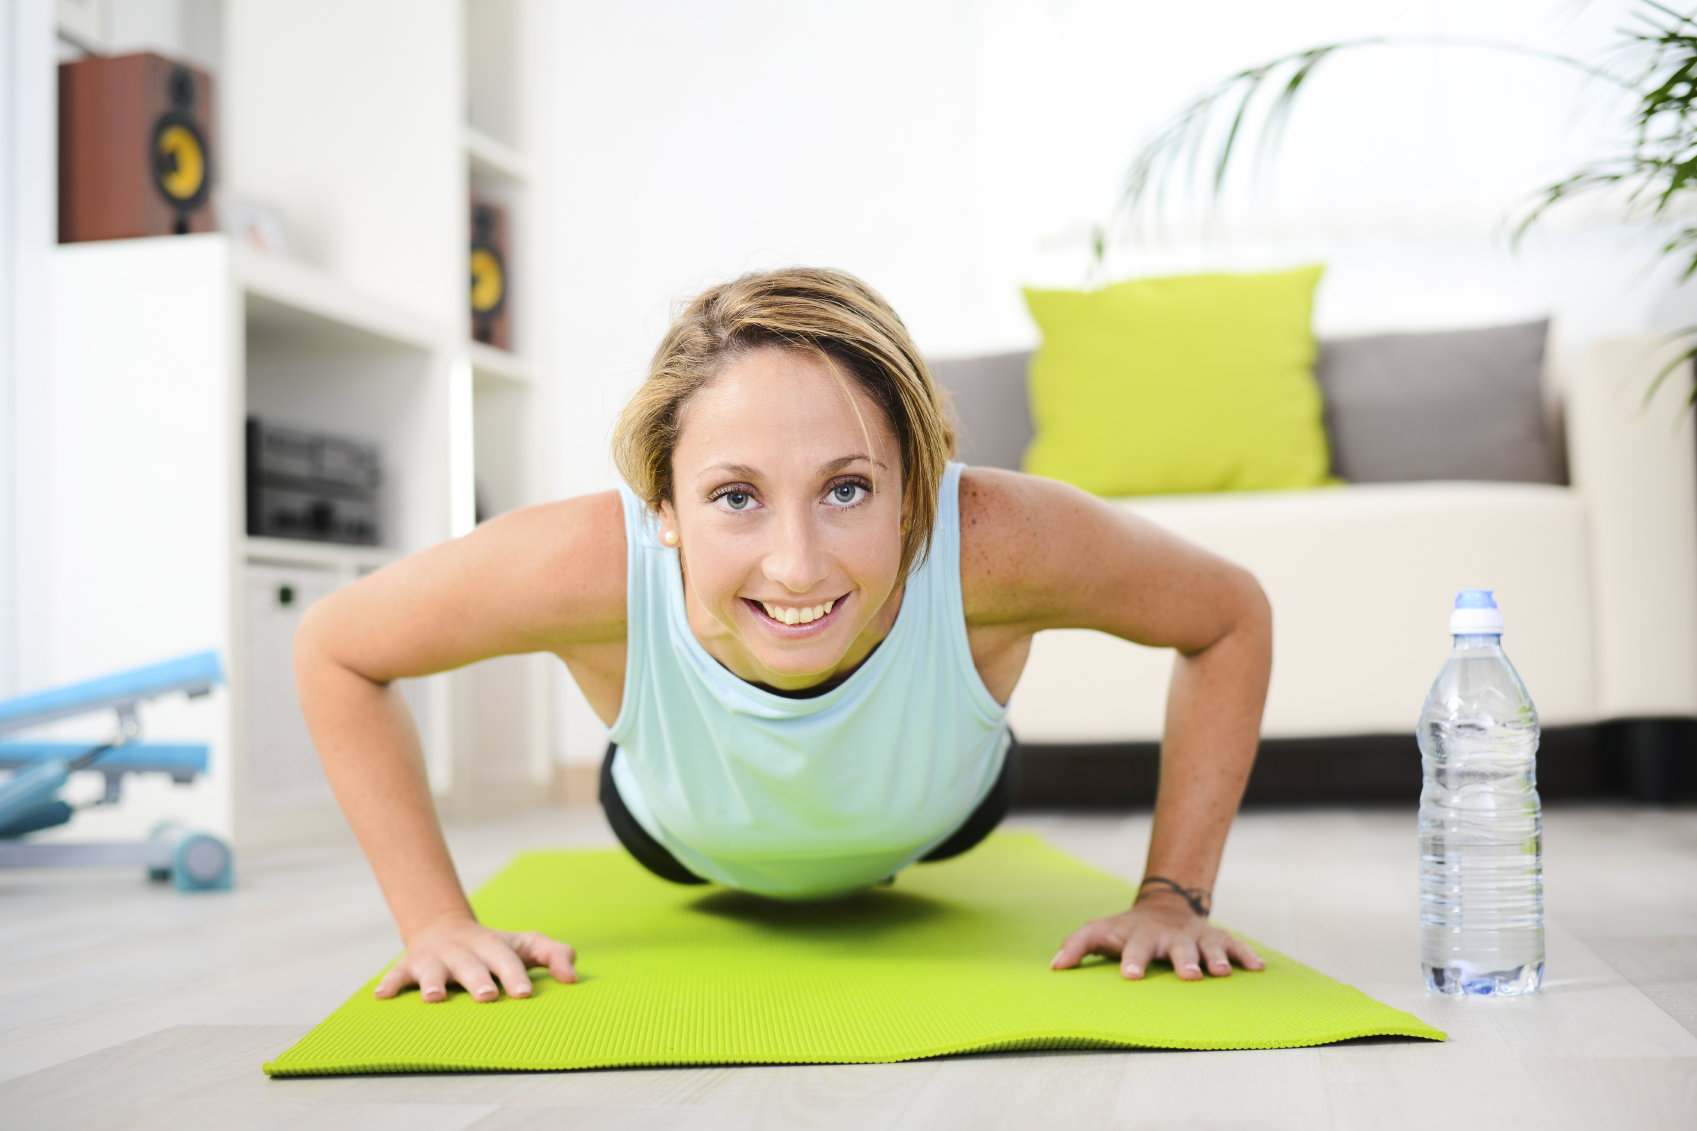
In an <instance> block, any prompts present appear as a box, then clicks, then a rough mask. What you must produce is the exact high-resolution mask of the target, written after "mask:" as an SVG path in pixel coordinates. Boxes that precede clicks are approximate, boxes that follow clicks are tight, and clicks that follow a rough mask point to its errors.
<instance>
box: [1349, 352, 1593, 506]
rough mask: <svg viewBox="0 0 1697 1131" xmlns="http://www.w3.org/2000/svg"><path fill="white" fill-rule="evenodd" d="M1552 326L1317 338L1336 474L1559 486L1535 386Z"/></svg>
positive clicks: (1376, 479) (1364, 479)
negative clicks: (1319, 343)
mask: <svg viewBox="0 0 1697 1131" xmlns="http://www.w3.org/2000/svg"><path fill="white" fill-rule="evenodd" d="M1548 336H1549V322H1548V321H1543V322H1528V323H1525V324H1524V325H1518V326H1497V327H1492V328H1490V329H1486V330H1458V331H1450V332H1445V333H1433V334H1379V335H1375V336H1373V337H1367V338H1340V339H1333V340H1330V341H1326V342H1322V343H1321V345H1320V360H1319V364H1318V365H1317V366H1316V374H1317V376H1318V377H1319V380H1320V387H1321V388H1322V389H1323V390H1324V392H1325V398H1326V423H1327V430H1328V432H1329V433H1330V434H1331V442H1332V457H1333V461H1334V462H1333V470H1334V471H1335V472H1336V474H1338V475H1339V476H1341V477H1342V478H1344V479H1346V480H1349V481H1350V482H1352V483H1394V482H1406V481H1410V480H1423V479H1424V480H1431V479H1487V480H1495V481H1498V482H1522V483H1559V482H1560V481H1561V476H1560V474H1559V467H1560V464H1559V461H1558V460H1557V458H1556V453H1555V451H1554V449H1553V447H1552V445H1551V442H1550V437H1549V435H1548V430H1547V428H1546V427H1545V422H1544V403H1543V397H1542V394H1541V392H1540V389H1541V384H1542V377H1543V369H1544V342H1545V340H1546V338H1548Z"/></svg>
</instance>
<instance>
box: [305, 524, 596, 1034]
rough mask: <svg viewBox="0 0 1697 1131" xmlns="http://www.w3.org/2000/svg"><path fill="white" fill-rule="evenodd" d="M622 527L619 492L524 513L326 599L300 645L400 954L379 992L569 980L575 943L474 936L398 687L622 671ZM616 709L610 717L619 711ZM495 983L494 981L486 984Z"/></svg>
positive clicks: (329, 766)
mask: <svg viewBox="0 0 1697 1131" xmlns="http://www.w3.org/2000/svg"><path fill="white" fill-rule="evenodd" d="M624 559H625V547H624V520H623V516H622V514H621V512H620V504H619V499H618V496H617V495H616V494H606V495H598V496H590V497H587V498H583V499H574V500H569V501H567V502H563V503H556V504H552V505H549V506H544V507H533V508H530V509H528V510H524V511H519V512H515V513H513V514H511V515H506V516H503V517H501V518H498V519H495V520H494V521H492V522H489V523H486V524H484V525H483V526H480V527H479V528H478V529H477V530H476V531H474V532H473V533H471V534H469V535H467V536H466V537H464V538H459V539H456V540H454V541H452V542H447V543H443V544H442V545H440V546H437V547H434V548H433V549H430V550H427V551H425V552H423V553H420V554H416V555H414V556H412V557H410V558H407V559H405V560H404V561H400V562H397V563H395V564H394V565H391V566H389V567H387V568H385V569H382V570H380V571H378V572H377V573H375V574H372V575H370V576H369V577H366V578H363V579H361V580H360V581H358V582H356V583H355V584H353V585H350V586H348V587H346V588H345V589H341V590H338V591H337V592H335V593H334V594H332V595H330V596H329V597H326V598H325V599H324V600H322V601H320V602H319V603H318V604H316V605H314V606H313V608H312V609H311V610H310V611H309V612H308V614H307V615H306V617H305V618H304V620H303V621H302V623H301V627H300V631H299V632H298V633H297V634H296V637H295V679H296V684H297V686H298V688H299V693H300V700H301V708H302V710H303V711H304V713H305V715H306V720H307V725H308V727H309V728H310V729H311V731H312V736H313V741H314V743H315V744H316V746H317V748H318V755H319V758H320V760H321V761H322V762H323V763H324V770H325V774H326V775H327V776H328V778H329V779H330V785H331V788H332V789H334V790H335V793H336V798H337V800H338V801H339V802H340V803H341V805H342V811H343V812H344V813H345V814H346V815H347V818H348V823H349V824H350V825H351V826H352V827H353V830H354V834H355V835H356V836H357V837H358V838H359V843H360V847H361V848H362V849H363V850H364V851H365V855H366V858H367V859H368V860H369V861H370V862H371V867H372V871H373V872H375V873H376V876H377V881H378V883H379V885H380V886H381V887H382V889H383V895H384V898H385V899H386V900H387V901H388V904H389V909H390V912H391V913H392V914H393V915H394V917H395V924H396V926H397V927H398V928H399V930H400V933H401V938H402V940H403V941H404V942H405V944H406V947H407V954H406V956H405V957H404V958H402V960H401V961H400V962H399V963H397V964H396V965H395V967H394V968H393V969H391V970H390V971H389V973H388V974H387V975H386V976H385V977H384V979H383V981H382V983H381V984H380V985H379V986H378V989H377V994H378V996H379V997H389V996H392V995H393V994H394V993H396V992H398V991H399V990H400V989H402V988H403V987H405V986H408V985H412V984H415V983H416V984H417V985H418V986H419V987H420V990H421V992H422V994H423V996H424V999H425V1000H426V1001H440V1000H442V999H443V998H445V997H446V990H447V985H448V983H449V982H458V983H459V984H460V985H462V986H463V987H465V989H466V990H468V991H469V992H470V993H471V994H472V996H473V997H475V998H477V999H478V1000H480V1001H489V1000H494V999H495V998H496V997H497V996H499V993H498V991H497V990H496V988H495V979H496V978H499V980H500V982H501V983H502V984H503V985H505V986H506V988H507V992H508V993H509V994H511V995H513V996H515V997H523V996H526V995H528V994H529V993H530V989H531V987H530V980H529V977H528V975H527V974H526V966H527V965H535V966H546V967H548V969H549V971H550V973H552V974H553V976H554V977H555V978H557V979H559V980H561V981H572V980H573V979H574V978H575V973H574V971H573V969H572V962H573V960H574V955H573V953H572V950H571V948H570V947H568V946H565V945H563V944H561V943H558V942H555V941H553V940H551V939H546V938H544V937H542V936H541V935H537V934H535V933H534V932H531V933H528V934H524V935H514V934H509V933H507V932H497V931H490V930H487V929H485V928H483V927H481V926H479V925H478V923H477V921H476V918H475V917H474V916H473V914H472V911H471V907H470V904H468V903H467V901H466V898H465V894H464V892H463V891H462V890H461V888H460V883H459V878H458V876H457V875H456V874H455V872H454V865H453V861H452V860H451V859H450V858H449V855H448V848H447V845H446V843H445V842H444V841H443V838H442V831H441V827H440V825H439V823H438V822H437V819H436V810H435V805H434V803H433V802H432V800H431V796H430V787H429V783H428V781H427V780H426V776H425V769H424V757H423V752H422V750H421V749H420V746H419V741H418V733H417V731H416V729H415V728H414V727H413V722H412V718H411V716H410V715H409V714H408V712H407V709H406V706H405V704H404V702H403V701H402V699H401V696H400V693H399V691H398V690H397V689H396V688H395V687H394V686H393V681H394V680H396V679H401V678H406V677H416V676H423V675H430V674H433V673H435V672H441V671H447V670H450V669H452V668H457V667H461V666H464V665H465V664H469V663H473V662H475V661H478V660H483V659H487V658H489V657H491V656H498V655H505V654H510V653H519V652H536V651H554V652H558V653H560V654H561V655H562V656H565V657H567V658H569V659H574V660H576V661H578V662H579V663H581V664H587V665H588V666H590V667H594V668H598V669H599V668H606V669H607V670H608V671H614V670H617V671H619V672H621V673H622V667H623V651H624V649H623V644H624V602H625V560H624ZM615 711H616V707H615ZM492 975H493V976H492Z"/></svg>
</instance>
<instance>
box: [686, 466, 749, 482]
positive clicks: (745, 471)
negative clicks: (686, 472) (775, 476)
mask: <svg viewBox="0 0 1697 1131" xmlns="http://www.w3.org/2000/svg"><path fill="white" fill-rule="evenodd" d="M714 472H724V473H726V474H728V475H734V476H736V477H737V478H738V479H759V478H760V472H759V471H757V470H756V469H754V468H752V467H750V466H748V465H747V464H746V463H716V464H713V465H712V466H711V467H704V468H702V469H701V473H700V474H699V475H697V476H696V478H697V479H705V478H707V477H708V476H709V475H712V474H713V473H714Z"/></svg>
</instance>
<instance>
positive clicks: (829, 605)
mask: <svg viewBox="0 0 1697 1131" xmlns="http://www.w3.org/2000/svg"><path fill="white" fill-rule="evenodd" d="M847 597H848V595H847V594H844V595H843V596H841V597H834V598H832V599H831V600H829V601H821V602H819V603H818V604H815V605H774V604H772V603H770V602H768V601H756V600H754V599H753V598H750V597H744V598H743V601H744V602H746V603H747V605H748V607H749V608H751V609H753V610H754V612H755V613H756V615H758V616H759V617H761V619H763V620H766V621H768V622H770V623H772V624H777V625H783V626H784V627H785V628H800V627H802V626H803V625H814V624H818V623H819V622H820V621H822V620H825V619H826V618H827V617H829V616H830V615H831V613H832V611H833V610H835V609H836V608H837V606H839V605H841V604H842V603H843V602H844V601H845V600H847Z"/></svg>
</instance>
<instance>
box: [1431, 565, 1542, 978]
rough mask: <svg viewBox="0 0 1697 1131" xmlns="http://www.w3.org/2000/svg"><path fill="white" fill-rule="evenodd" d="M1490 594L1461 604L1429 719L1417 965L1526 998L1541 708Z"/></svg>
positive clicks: (1536, 948) (1538, 931)
mask: <svg viewBox="0 0 1697 1131" xmlns="http://www.w3.org/2000/svg"><path fill="white" fill-rule="evenodd" d="M1502 631H1503V618H1502V613H1501V612H1499V611H1498V609H1497V602H1496V599H1495V597H1494V596H1493V594H1492V593H1491V591H1490V590H1485V589H1468V590H1464V591H1463V592H1462V593H1461V594H1460V595H1459V596H1458V597H1456V599H1455V611H1454V613H1452V614H1451V616H1450V633H1451V634H1452V635H1453V636H1454V638H1455V650H1454V651H1453V652H1451V653H1450V658H1449V662H1448V663H1446V664H1445V665H1444V670H1443V671H1442V672H1440V673H1439V674H1438V681H1437V682H1436V683H1434V684H1433V685H1432V691H1431V694H1429V695H1427V696H1426V709H1425V710H1424V711H1422V712H1421V715H1420V731H1419V740H1420V761H1421V764H1422V766H1423V767H1424V770H1425V785H1424V786H1423V787H1422V789H1421V791H1420V964H1421V967H1422V968H1423V969H1424V970H1425V973H1426V985H1427V986H1428V987H1430V988H1431V989H1433V990H1437V991H1438V992H1440V993H1446V994H1480V995H1488V994H1524V993H1531V992H1532V991H1534V990H1536V989H1537V988H1538V985H1539V983H1540V982H1541V981H1542V980H1543V976H1544V872H1543V864H1542V858H1541V855H1540V850H1541V847H1542V846H1541V840H1542V820H1541V816H1540V811H1539V804H1538V789H1537V769H1536V762H1535V755H1536V753H1537V750H1538V713H1537V711H1536V710H1535V709H1534V708H1533V706H1532V698H1531V696H1529V695H1527V693H1526V685H1525V684H1523V683H1521V682H1520V676H1519V674H1518V673H1516V672H1515V670H1514V665H1512V664H1510V663H1509V662H1508V657H1507V656H1506V655H1504V654H1503V647H1502Z"/></svg>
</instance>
